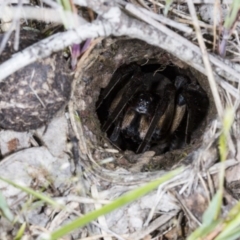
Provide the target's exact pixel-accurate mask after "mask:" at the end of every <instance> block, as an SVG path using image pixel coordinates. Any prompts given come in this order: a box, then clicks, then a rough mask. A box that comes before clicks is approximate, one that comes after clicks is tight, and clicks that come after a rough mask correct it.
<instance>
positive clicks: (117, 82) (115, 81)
mask: <svg viewBox="0 0 240 240" xmlns="http://www.w3.org/2000/svg"><path fill="white" fill-rule="evenodd" d="M138 71H140V68H139V66H137V65H135V64H130V65H123V66H121V67H119V68H118V69H117V70H116V71H115V72H114V74H113V76H112V78H111V81H110V82H109V84H108V85H107V87H106V88H104V90H103V92H102V93H101V95H100V97H99V100H98V102H97V106H96V109H98V108H99V107H100V106H101V104H102V102H103V101H104V99H106V98H107V97H108V96H109V94H110V93H111V92H112V91H113V89H115V88H116V87H121V85H124V82H126V81H127V80H128V79H129V77H130V76H131V75H133V73H134V72H138Z"/></svg>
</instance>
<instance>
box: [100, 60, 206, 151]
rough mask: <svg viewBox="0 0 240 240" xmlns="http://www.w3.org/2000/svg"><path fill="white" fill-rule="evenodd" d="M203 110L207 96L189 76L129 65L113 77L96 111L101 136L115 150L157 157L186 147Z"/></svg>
mask: <svg viewBox="0 0 240 240" xmlns="http://www.w3.org/2000/svg"><path fill="white" fill-rule="evenodd" d="M208 105H209V101H208V97H207V94H206V93H205V91H204V90H203V89H202V87H201V86H200V85H199V83H198V82H197V80H196V79H195V78H194V76H192V75H191V73H190V72H189V71H187V70H183V69H179V68H178V67H176V66H173V65H168V66H162V65H160V64H150V65H143V66H140V65H138V64H137V63H131V64H125V65H122V66H120V67H119V68H118V69H117V70H116V71H115V73H114V74H113V76H112V78H111V80H110V82H109V84H108V86H107V87H106V88H105V89H102V91H101V93H100V97H99V99H98V101H97V104H96V108H97V115H98V117H99V120H100V123H101V127H102V130H103V131H104V132H106V133H107V136H108V138H109V140H110V141H111V142H112V143H113V144H114V145H115V146H117V147H119V148H120V149H122V150H123V151H125V150H131V151H134V152H135V153H141V152H144V151H146V150H154V151H155V152H156V153H157V154H162V153H166V152H168V151H172V150H175V149H181V148H183V147H185V146H186V145H187V144H189V143H191V139H192V134H193V132H194V131H195V130H196V129H198V128H199V127H200V125H201V122H202V121H203V119H204V118H205V116H206V114H207V109H208Z"/></svg>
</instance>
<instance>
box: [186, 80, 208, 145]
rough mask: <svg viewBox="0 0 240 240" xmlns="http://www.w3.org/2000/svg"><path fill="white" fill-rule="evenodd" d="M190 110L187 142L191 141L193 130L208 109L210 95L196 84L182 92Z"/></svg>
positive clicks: (190, 85)
mask: <svg viewBox="0 0 240 240" xmlns="http://www.w3.org/2000/svg"><path fill="white" fill-rule="evenodd" d="M182 95H183V97H184V99H185V101H186V106H187V110H188V116H187V126H186V131H185V142H186V143H188V144H189V143H190V140H191V139H190V138H191V134H192V132H193V130H195V129H196V128H197V126H198V125H199V123H200V122H201V121H202V120H203V119H204V117H205V116H206V114H207V111H208V105H209V101H208V97H207V94H206V93H205V91H204V90H203V89H202V88H201V87H200V86H199V85H196V84H189V85H188V86H187V87H186V88H185V89H184V90H183V92H182Z"/></svg>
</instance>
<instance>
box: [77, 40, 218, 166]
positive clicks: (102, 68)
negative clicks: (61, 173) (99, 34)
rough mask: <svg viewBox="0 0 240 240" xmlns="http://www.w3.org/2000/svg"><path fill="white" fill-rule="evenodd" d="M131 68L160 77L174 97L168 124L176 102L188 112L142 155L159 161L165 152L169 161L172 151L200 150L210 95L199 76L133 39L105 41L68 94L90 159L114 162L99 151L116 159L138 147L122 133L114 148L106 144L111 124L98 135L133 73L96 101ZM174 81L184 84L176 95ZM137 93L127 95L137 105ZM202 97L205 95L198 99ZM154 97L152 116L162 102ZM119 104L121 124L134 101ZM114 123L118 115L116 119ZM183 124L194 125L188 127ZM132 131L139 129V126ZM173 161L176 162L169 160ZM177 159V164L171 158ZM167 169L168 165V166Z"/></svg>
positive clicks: (210, 111)
mask: <svg viewBox="0 0 240 240" xmlns="http://www.w3.org/2000/svg"><path fill="white" fill-rule="evenodd" d="M133 64H134V65H137V66H138V67H139V69H140V71H141V73H142V74H148V75H149V74H152V76H154V75H156V74H161V75H163V76H164V77H165V78H167V79H169V80H170V82H171V84H170V85H171V86H174V87H175V93H174V94H172V95H173V96H174V101H173V102H174V107H175V113H173V116H172V117H170V118H169V119H170V120H169V121H171V122H173V121H174V120H173V119H174V116H175V115H176V104H177V102H178V101H179V102H181V101H183V102H184V101H185V103H186V101H187V102H188V103H187V108H188V109H191V110H187V111H185V114H184V116H183V117H182V120H181V121H180V123H179V126H178V127H177V128H176V129H175V131H174V132H173V133H171V134H169V132H170V130H169V129H168V130H167V131H166V133H167V134H168V135H170V137H166V136H165V137H163V138H162V139H160V140H159V139H157V141H151V140H150V141H149V142H150V143H149V144H148V145H147V146H146V149H145V150H153V151H155V152H156V155H162V154H166V153H168V152H171V156H172V155H174V153H173V152H175V150H177V149H184V151H185V149H187V151H186V152H185V153H186V154H188V153H189V152H191V151H193V150H194V149H197V148H198V147H199V146H200V145H201V141H202V135H203V133H204V131H205V129H206V127H207V125H208V123H209V121H211V120H212V119H213V118H214V117H215V114H216V111H215V107H214V103H213V98H212V95H211V93H210V88H209V85H208V80H207V79H206V77H205V76H204V75H202V74H201V73H199V72H197V71H196V70H195V69H192V68H190V67H189V66H188V65H187V64H185V63H183V62H181V61H180V60H179V59H176V58H174V57H173V56H171V55H170V54H168V53H166V52H164V51H163V50H161V49H159V48H156V47H154V46H151V45H148V44H146V43H144V42H142V41H139V40H135V39H122V40H117V39H106V40H104V41H102V42H101V43H99V44H98V45H97V46H96V47H95V49H94V50H93V51H92V53H91V54H90V56H89V57H88V58H87V60H86V61H85V64H84V65H83V67H82V71H81V72H82V75H81V76H80V78H81V81H79V82H78V83H77V86H76V90H75V93H74V94H75V98H76V104H77V109H78V114H79V116H80V118H81V121H82V123H83V125H84V131H85V137H86V138H87V141H89V142H91V144H90V145H89V146H90V148H91V149H92V151H93V153H94V155H95V156H96V158H98V159H104V158H108V157H109V156H112V155H113V156H114V157H115V156H116V154H115V153H109V151H107V152H104V148H107V149H109V148H113V149H114V148H116V149H118V150H119V151H120V152H121V155H122V154H124V152H125V151H129V150H130V151H132V152H134V153H136V152H137V149H138V147H139V144H140V143H139V141H136V138H137V137H138V136H137V137H136V136H135V139H134V140H133V138H134V137H133V138H131V137H126V133H124V132H123V131H120V132H119V133H118V134H119V138H118V139H117V141H115V142H114V141H112V140H109V138H111V135H112V132H113V131H114V130H116V125H117V121H116V120H114V121H113V122H112V124H110V127H109V128H108V129H107V131H103V125H104V123H105V122H106V121H107V119H108V118H109V108H110V107H111V104H112V102H113V101H114V100H115V98H116V96H117V95H118V94H119V91H120V90H121V88H122V87H125V89H124V90H123V92H126V90H127V87H126V86H127V84H128V82H130V79H131V76H132V75H134V74H135V72H133V73H131V74H130V75H129V76H128V77H127V78H126V79H125V80H124V81H125V82H123V83H121V84H122V86H120V87H119V86H118V87H115V88H114V89H113V90H112V91H111V93H110V94H109V96H108V97H106V98H105V99H104V100H103V101H102V103H101V104H99V99H101V98H102V94H103V92H104V89H106V88H107V87H108V85H109V84H110V83H111V81H113V79H112V77H113V75H114V73H116V71H117V70H118V69H119V68H122V67H125V66H128V67H129V66H132V65H133ZM126 71H128V70H126ZM123 75H127V74H123ZM179 76H180V77H184V78H185V79H186V81H187V87H186V86H185V87H183V88H179V89H177V87H176V85H177V84H176V83H175V80H176V78H177V77H179ZM121 84H120V85H121ZM141 84H142V83H141ZM196 86H197V87H196ZM132 87H133V86H132ZM155 87H156V86H155ZM155 87H153V88H155ZM160 88H161V87H160ZM186 88H187V89H188V91H186V90H185V89H186ZM196 88H198V89H199V91H198V90H196ZM164 89H165V87H164ZM144 91H145V90H144ZM152 91H153V92H154V91H155V90H149V92H150V97H151V96H152V95H151V94H153V93H152ZM145 92H146V91H145ZM170 92H171V91H170ZM199 92H201V94H199ZM141 93H142V90H140V91H139V92H136V93H134V94H132V95H133V96H134V95H135V98H137V101H138V102H139V97H136V96H138V95H139V94H140V95H141ZM203 93H204V94H205V95H204V96H203ZM154 94H155V95H156V91H155V92H154ZM154 94H153V95H154ZM120 95H121V94H120ZM155 95H154V97H153V98H154V99H155V102H154V101H153V102H151V104H152V105H154V107H153V109H154V110H156V108H157V105H158V103H159V102H161V98H163V97H162V96H160V99H159V97H158V96H157V97H156V96H155ZM196 96H197V97H196ZM165 97H166V96H165ZM201 97H202V98H204V99H205V100H204V101H201V102H200V103H199V104H197V102H198V100H199V99H200V98H201ZM186 98H189V99H186ZM133 99H134V98H133ZM145 99H146V96H145ZM156 99H157V100H156ZM125 101H126V102H127V104H126V106H125V107H124V111H123V113H121V114H120V115H122V116H121V117H120V118H122V119H123V118H124V114H126V112H127V109H129V108H131V106H132V105H133V103H132V102H133V101H134V100H130V101H129V100H128V99H125ZM169 101H170V100H168V101H166V106H169V105H170V103H169ZM96 106H97V107H96ZM199 109H200V110H199ZM154 110H152V112H154ZM165 110H166V109H165ZM196 110H199V111H196ZM111 111H113V110H111ZM149 111H150V110H149ZM194 111H195V113H196V112H197V115H196V116H195V118H194V117H192V118H191V116H189V115H191V114H194V113H193V112H194ZM170 112H171V111H170ZM150 115H151V117H150V118H149V119H148V124H150V123H149V122H151V120H152V119H153V116H154V114H153V113H151V114H150ZM118 118H119V115H118V116H117V118H116V119H118ZM189 119H190V120H189ZM191 119H195V120H191ZM198 120H199V121H198ZM189 121H194V123H192V122H189ZM120 122H121V121H120ZM157 122H158V123H159V122H161V121H160V120H158V121H157ZM159 124H160V123H159ZM189 124H190V125H191V124H193V125H194V126H193V127H192V128H191V130H190V132H191V133H190V139H189V142H187V141H186V129H187V125H189ZM118 125H119V124H118ZM120 125H121V124H120ZM120 125H119V126H120ZM160 125H161V124H160ZM148 126H149V125H148ZM169 126H170V127H169ZM169 126H168V128H171V124H169ZM137 129H139V125H138V128H137ZM154 134H155V138H158V137H159V136H158V135H157V134H156V130H155V132H154V133H153V135H152V138H154ZM160 138H161V137H160ZM166 139H167V140H166ZM162 140H163V141H162ZM141 141H142V139H141ZM163 142H164V144H165V145H164V147H162V145H163ZM145 150H144V151H145ZM144 151H141V152H139V153H143V152H144ZM172 153H173V154H172ZM177 154H179V153H177ZM132 156H133V155H132ZM116 158H117V157H116ZM171 158H172V157H171ZM173 158H176V157H175V156H173ZM98 159H96V161H98ZM177 159H179V158H178V157H177ZM170 161H171V160H170ZM171 164H174V162H173V163H171ZM168 167H169V166H168Z"/></svg>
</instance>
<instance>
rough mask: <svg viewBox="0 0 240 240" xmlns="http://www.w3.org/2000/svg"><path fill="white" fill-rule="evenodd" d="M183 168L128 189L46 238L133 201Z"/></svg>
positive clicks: (59, 234) (72, 228)
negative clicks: (111, 200)
mask: <svg viewBox="0 0 240 240" xmlns="http://www.w3.org/2000/svg"><path fill="white" fill-rule="evenodd" d="M183 170H184V169H183V168H179V169H176V170H174V171H171V172H169V173H167V174H166V175H164V176H162V177H161V178H159V179H157V180H154V181H152V182H150V183H148V184H146V185H144V186H142V187H139V188H137V189H135V190H132V191H130V192H129V193H126V194H125V195H123V196H121V197H119V198H117V199H116V200H115V201H113V202H112V203H110V204H107V205H105V206H103V207H102V208H100V209H98V210H95V211H93V212H90V213H88V214H86V215H84V216H83V217H80V218H77V219H75V220H74V221H72V222H71V223H69V224H67V225H65V226H63V227H61V228H60V229H58V230H56V231H55V232H53V233H52V234H51V235H50V236H49V237H48V238H47V239H51V240H54V239H59V238H60V237H63V236H64V235H66V234H68V233H70V232H71V231H73V230H74V229H77V228H80V227H82V226H84V225H86V224H87V223H89V222H91V221H93V220H94V219H96V218H98V217H99V216H102V215H106V214H107V213H110V212H112V211H113V210H115V209H117V208H120V207H122V206H124V205H126V204H128V203H130V202H133V201H134V200H136V199H137V198H140V197H142V196H144V195H145V194H147V193H149V192H150V191H152V190H154V189H155V188H157V187H158V186H159V185H160V184H162V183H164V182H166V181H168V180H170V179H171V178H173V177H175V176H176V175H177V174H179V173H181V172H182V171H183ZM45 239H46V238H45Z"/></svg>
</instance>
